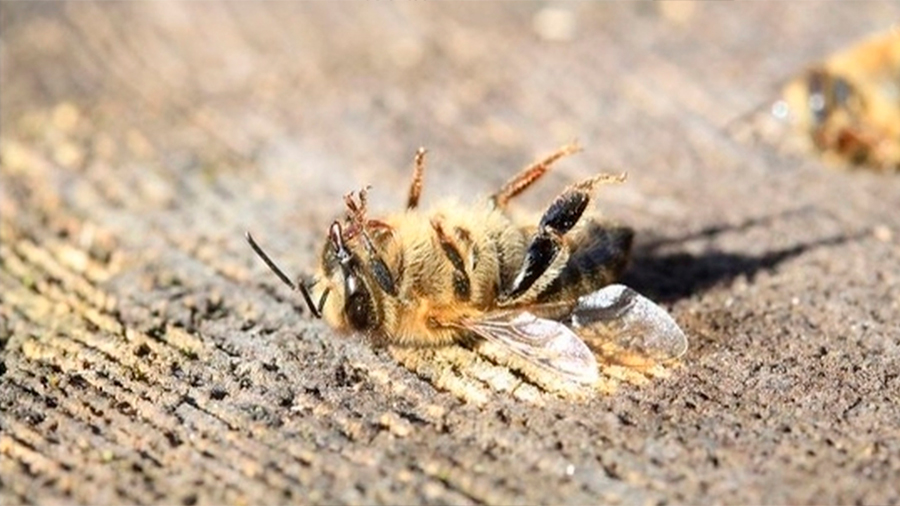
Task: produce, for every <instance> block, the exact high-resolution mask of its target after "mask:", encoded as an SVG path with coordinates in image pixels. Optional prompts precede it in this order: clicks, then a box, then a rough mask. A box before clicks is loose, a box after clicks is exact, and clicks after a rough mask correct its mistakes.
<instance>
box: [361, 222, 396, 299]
mask: <svg viewBox="0 0 900 506" xmlns="http://www.w3.org/2000/svg"><path fill="white" fill-rule="evenodd" d="M362 239H363V246H364V247H365V248H366V255H368V257H369V269H370V270H371V271H372V276H373V277H374V278H375V282H376V283H378V286H380V287H381V289H382V290H384V292H385V293H387V294H388V295H390V296H392V297H396V296H397V294H398V292H397V285H396V283H394V276H393V274H391V271H390V269H388V267H387V264H386V263H385V262H384V259H382V258H381V255H380V254H379V253H378V250H377V249H375V245H374V244H373V243H372V239H370V238H369V234H367V233H366V232H365V230H363V231H362Z"/></svg>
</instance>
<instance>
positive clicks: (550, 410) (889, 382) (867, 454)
mask: <svg viewBox="0 0 900 506" xmlns="http://www.w3.org/2000/svg"><path fill="white" fill-rule="evenodd" d="M547 5H548V4H533V3H517V4H505V3H504V4H486V5H479V6H475V5H470V4H453V3H439V4H425V3H420V2H416V3H404V4H370V3H367V4H355V5H344V4H342V5H341V6H334V5H327V4H325V3H313V4H310V3H296V4H295V3H265V4H263V3H255V4H244V3H227V4H215V3H208V2H202V3H190V4H189V3H150V2H140V3H105V4H102V5H97V4H91V3H81V2H79V3H71V4H63V3H37V4H32V3H26V2H3V3H0V15H2V16H0V33H2V36H0V41H2V44H0V61H2V65H0V90H2V93H0V111H2V114H0V120H2V122H0V127H2V132H0V168H2V181H0V215H2V221H0V223H2V225H0V239H2V245H0V301H2V306H0V343H2V345H3V363H2V368H0V373H2V378H0V409H2V412H3V416H2V420H0V427H2V433H0V453H2V455H3V458H2V463H0V469H2V482H0V499H2V502H3V504H17V503H60V502H65V503H102V504H112V503H115V504H119V503H135V504H137V503H165V504H177V503H180V504H186V505H191V504H215V503H222V502H224V503H229V504H246V503H250V504H261V503H266V504H272V503H278V502H287V501H295V502H297V501H299V502H304V503H338V502H340V503H350V504H369V503H390V504H404V503H405V504H411V503H422V502H427V503H453V504H469V503H490V504H523V503H545V504H559V503H569V504H578V503H582V504H583V503H598V502H600V503H629V504H631V503H657V504H660V503H719V504H734V503H847V504H849V503H859V504H887V503H891V504H897V503H898V502H900V437H898V436H900V433H898V420H900V407H898V401H900V379H898V371H900V330H898V328H897V324H896V322H897V321H900V268H898V265H900V263H898V260H900V246H898V241H900V239H898V234H900V218H898V214H897V212H896V209H897V208H898V205H900V179H898V178H896V177H891V176H883V175H877V174H872V173H867V172H843V171H838V170H833V169H827V168H824V167H823V166H822V165H821V164H820V162H819V161H817V160H816V159H815V158H812V157H804V156H798V155H796V154H793V153H790V152H787V151H785V150H784V149H781V148H780V147H779V145H778V143H772V142H770V141H769V139H771V138H772V137H771V135H762V134H760V133H759V131H758V128H759V127H758V126H757V122H756V120H754V118H755V117H756V116H758V114H754V113H755V112H757V113H758V112H759V111H765V108H766V107H767V104H769V103H770V102H771V100H772V99H773V98H774V97H775V95H776V94H777V92H778V88H779V86H780V85H781V83H783V82H784V81H785V80H786V79H788V78H789V77H790V76H791V75H793V74H795V73H796V72H798V71H800V69H802V68H803V66H804V65H806V64H807V63H809V62H812V61H815V60H817V59H820V58H822V57H824V56H825V55H827V54H828V53H829V52H831V51H833V50H836V49H839V48H841V47H844V46H846V45H847V44H850V43H852V42H853V41H855V40H857V39H858V38H860V37H862V36H864V35H866V34H869V33H872V32H874V31H878V30H883V29H886V28H887V27H888V23H889V22H890V20H896V19H898V16H900V5H898V4H896V3H869V2H866V3H852V4H851V3H850V2H846V3H837V2H821V3H801V2H779V3H774V2H766V3H762V4H750V3H740V4H736V5H735V4H732V3H704V4H700V5H696V4H688V3H663V4H656V3H654V4H650V3H634V4H633V3H627V4H615V5H601V4H598V3H577V4H564V6H563V7H562V9H563V10H562V11H559V10H553V9H549V10H548V9H546V7H547ZM573 138H577V139H579V140H580V141H581V143H582V144H583V145H584V146H585V148H586V150H585V152H584V153H582V154H579V155H577V156H575V157H573V158H570V159H567V160H565V161H564V162H563V163H561V164H560V166H559V167H558V168H557V170H556V171H555V172H554V173H553V174H552V175H551V176H548V178H547V181H542V184H541V185H540V186H539V187H538V188H535V189H534V191H531V192H529V193H528V194H527V195H525V196H524V197H523V198H522V201H521V204H522V206H523V208H524V209H539V208H540V206H541V205H544V203H545V202H546V201H547V200H548V199H549V198H551V197H552V196H553V195H554V193H555V192H558V191H559V190H560V189H561V188H562V187H564V186H565V185H566V184H567V183H568V182H570V181H573V180H576V179H579V178H582V177H585V176H587V175H588V174H592V173H595V172H597V171H598V170H607V171H620V170H627V171H628V173H629V180H628V182H627V183H626V184H625V185H621V186H618V187H605V188H603V189H602V190H601V191H600V193H599V195H600V197H599V200H600V206H601V209H602V210H603V212H604V213H606V214H607V215H609V216H611V217H613V218H615V219H617V220H621V221H624V222H627V223H630V224H632V225H633V226H634V227H635V228H636V229H637V231H638V249H637V252H636V254H635V258H634V261H633V263H632V266H631V269H630V270H629V272H628V274H627V275H626V279H625V281H626V282H627V283H628V284H629V285H631V286H633V287H634V288H636V289H638V290H639V291H641V292H642V293H644V294H646V295H648V296H651V297H652V298H654V299H655V300H658V301H660V302H661V303H662V304H663V305H665V306H666V307H667V308H669V309H671V312H672V314H673V316H674V317H675V318H676V319H677V320H678V321H679V323H680V324H681V325H682V327H683V328H684V329H685V330H686V332H687V333H688V334H689V336H690V339H691V348H690V350H689V352H688V354H687V355H686V356H685V357H684V360H683V362H682V364H681V365H680V366H679V367H675V368H672V369H670V370H668V373H669V374H668V377H667V378H666V377H663V378H656V379H653V380H652V381H646V379H645V381H637V379H638V378H633V377H619V379H620V380H622V381H621V384H620V385H619V388H617V389H613V388H612V386H614V383H616V380H615V379H611V380H610V389H609V390H610V391H611V392H607V393H599V394H598V395H596V396H595V397H593V398H591V399H588V400H586V401H580V402H574V401H571V400H564V399H560V398H558V397H556V396H553V395H549V394H546V393H544V392H543V391H541V390H540V388H537V387H536V386H534V385H531V384H528V383H525V384H519V385H518V388H516V386H517V384H516V382H517V381H519V379H520V378H518V377H516V376H513V375H510V374H509V373H508V372H507V371H506V370H505V369H503V368H502V367H499V366H497V365H494V364H492V363H490V362H487V361H484V360H483V359H481V358H479V357H477V356H475V355H473V354H472V353H471V352H468V351H466V350H463V349H453V350H450V351H446V352H445V353H443V354H442V355H441V356H440V357H437V358H436V359H435V360H436V361H435V362H422V360H421V357H412V358H411V357H408V356H406V357H400V356H394V355H392V354H391V353H389V352H387V351H379V350H373V349H372V348H371V347H370V346H368V345H367V344H366V343H365V342H364V341H362V340H360V339H353V338H337V337H335V336H333V334H332V333H331V332H330V331H329V330H328V329H327V328H326V327H325V326H323V325H322V324H321V323H320V322H316V321H312V320H310V319H309V318H308V315H306V314H305V310H304V309H303V308H302V302H301V301H300V300H299V298H298V297H296V296H295V295H294V294H291V293H290V292H289V291H288V290H287V289H286V288H285V287H283V286H281V285H280V283H279V282H278V280H277V279H276V278H275V277H274V276H272V275H271V274H270V273H269V272H268V271H267V270H266V269H265V267H264V266H263V265H262V264H261V263H260V262H259V261H258V260H257V259H256V258H255V257H254V256H253V254H252V252H251V251H250V250H249V248H248V247H247V246H246V244H245V242H244V240H243V232H244V230H248V229H249V230H252V231H254V233H255V234H256V236H257V237H258V239H259V240H260V241H261V242H263V243H264V244H265V245H266V247H267V248H268V249H269V251H270V253H271V254H272V255H273V256H275V257H276V258H278V259H280V261H281V263H282V265H283V266H284V267H285V268H286V269H288V270H289V271H290V272H304V271H306V272H308V271H309V270H310V269H311V267H312V266H313V263H314V261H315V248H317V247H318V244H319V242H320V241H321V240H322V237H323V235H324V233H325V230H326V227H327V224H328V223H330V220H331V219H333V218H334V216H335V215H336V214H337V213H338V212H340V210H341V196H342V195H343V194H344V193H345V192H347V191H350V190H355V189H358V188H359V187H361V186H363V185H365V184H372V185H373V193H372V204H373V206H374V208H375V209H376V210H382V211H383V210H388V209H393V208H395V207H396V206H398V205H400V203H401V202H402V201H403V199H404V196H403V194H402V191H400V190H398V189H399V188H404V187H405V186H406V184H407V180H408V176H409V171H410V164H411V158H412V154H413V152H414V151H415V149H416V148H417V147H419V146H420V145H424V146H427V147H428V148H429V149H430V168H429V172H428V174H427V180H426V187H425V194H424V199H425V200H426V201H428V200H429V199H433V198H435V197H436V196H438V195H439V194H458V195H462V196H470V195H478V194H487V193H488V192H490V191H491V190H493V189H494V188H496V187H497V185H499V184H500V183H501V182H502V181H503V180H504V179H505V178H506V177H508V176H509V175H510V174H512V173H513V172H515V171H516V170H518V169H519V168H520V167H522V166H523V165H525V164H526V163H528V162H529V161H531V160H532V159H534V158H535V157H537V156H539V155H541V154H544V153H546V152H549V151H551V150H553V149H555V148H556V147H558V146H559V145H561V144H563V143H565V142H567V141H570V140H571V139H573ZM776 138H777V136H776ZM376 212H377V211H376ZM398 359H399V360H401V361H402V362H403V363H405V364H407V365H408V366H409V367H404V366H403V365H401V364H400V363H399V362H398ZM429 364H431V365H429ZM435 364H436V365H435ZM610 374H612V375H613V376H616V374H617V373H616V371H611V372H610ZM613 390H614V391H613Z"/></svg>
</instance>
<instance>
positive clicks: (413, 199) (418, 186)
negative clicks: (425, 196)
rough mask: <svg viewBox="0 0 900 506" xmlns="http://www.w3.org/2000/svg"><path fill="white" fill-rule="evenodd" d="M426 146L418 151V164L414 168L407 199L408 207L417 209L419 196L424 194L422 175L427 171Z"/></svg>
mask: <svg viewBox="0 0 900 506" xmlns="http://www.w3.org/2000/svg"><path fill="white" fill-rule="evenodd" d="M425 153H427V151H425V148H419V149H418V150H417V151H416V165H415V168H414V169H413V177H412V182H410V184H409V197H408V198H407V199H406V208H407V209H415V208H416V207H418V205H419V196H420V195H421V194H422V176H423V174H424V173H425Z"/></svg>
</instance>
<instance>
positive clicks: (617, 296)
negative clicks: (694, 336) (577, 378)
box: [564, 285, 687, 362]
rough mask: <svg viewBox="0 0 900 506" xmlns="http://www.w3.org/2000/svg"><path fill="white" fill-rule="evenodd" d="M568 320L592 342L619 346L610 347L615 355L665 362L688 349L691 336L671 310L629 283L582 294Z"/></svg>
mask: <svg viewBox="0 0 900 506" xmlns="http://www.w3.org/2000/svg"><path fill="white" fill-rule="evenodd" d="M564 322H565V323H566V324H567V325H569V326H570V327H571V328H572V329H574V331H575V332H576V333H577V334H578V335H580V336H582V337H584V338H585V339H587V340H588V341H589V342H592V341H593V340H595V339H596V340H599V341H601V343H602V342H603V341H605V342H606V344H608V345H610V346H612V347H613V348H615V349H613V350H608V351H609V352H611V353H612V354H615V353H619V352H625V353H631V354H637V355H638V356H642V357H647V358H650V359H652V360H654V361H658V362H665V361H668V360H673V359H676V358H678V357H680V356H681V355H683V354H684V352H685V351H687V338H686V337H685V335H684V332H682V331H681V328H679V327H678V324H677V323H675V320H673V319H672V317H671V316H670V315H669V313H668V312H666V310H665V309H663V308H661V307H659V306H658V305H656V304H655V303H653V302H652V301H650V299H647V298H646V297H644V296H643V295H641V294H639V293H637V292H636V291H634V290H632V289H631V288H629V287H627V286H625V285H609V286H607V287H604V288H603V289H601V290H598V291H596V292H594V293H591V294H588V295H585V296H583V297H579V298H578V302H577V303H576V305H575V309H574V310H572V312H571V314H570V315H569V317H568V318H566V319H565V320H564ZM592 338H593V339H592Z"/></svg>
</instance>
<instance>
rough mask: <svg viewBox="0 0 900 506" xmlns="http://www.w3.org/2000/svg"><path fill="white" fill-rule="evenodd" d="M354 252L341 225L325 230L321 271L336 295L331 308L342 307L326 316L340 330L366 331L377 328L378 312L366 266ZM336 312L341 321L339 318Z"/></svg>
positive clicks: (336, 224)
mask: <svg viewBox="0 0 900 506" xmlns="http://www.w3.org/2000/svg"><path fill="white" fill-rule="evenodd" d="M355 250H356V248H353V247H352V245H350V244H349V240H348V239H347V238H346V237H345V235H344V233H343V230H342V228H341V224H340V222H337V221H335V222H334V223H332V224H331V227H330V228H329V229H328V241H327V242H326V244H325V247H324V248H323V251H322V270H323V272H324V274H325V277H326V278H328V279H329V280H330V282H331V283H330V284H331V285H332V287H333V288H334V291H335V297H334V298H333V302H332V301H329V302H330V304H333V305H338V306H340V305H341V303H342V307H336V308H334V309H336V310H337V311H327V313H329V314H330V315H331V318H334V319H338V320H342V321H337V322H335V323H338V324H340V325H339V326H342V327H349V328H351V329H353V330H357V331H369V330H373V329H374V328H376V327H377V326H378V323H379V322H378V320H379V318H378V312H377V310H376V307H375V300H374V298H373V296H372V292H371V290H370V289H369V277H368V275H367V274H366V272H365V264H364V263H363V262H362V261H361V260H360V257H359V254H358V253H357V251H355ZM340 294H343V297H341V296H340ZM332 307H334V306H332ZM336 312H339V313H340V314H341V315H342V318H338V317H337V315H335V313H336Z"/></svg>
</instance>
